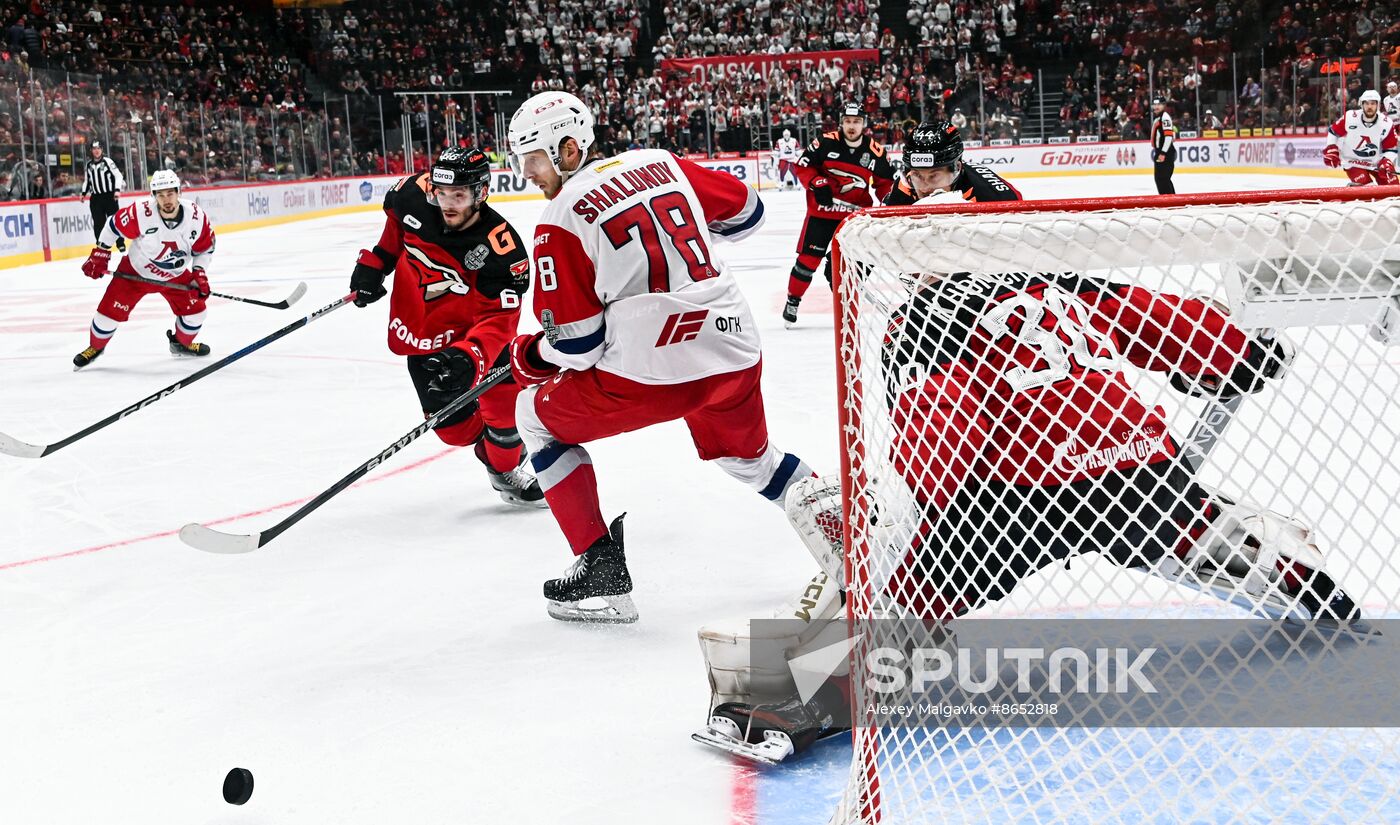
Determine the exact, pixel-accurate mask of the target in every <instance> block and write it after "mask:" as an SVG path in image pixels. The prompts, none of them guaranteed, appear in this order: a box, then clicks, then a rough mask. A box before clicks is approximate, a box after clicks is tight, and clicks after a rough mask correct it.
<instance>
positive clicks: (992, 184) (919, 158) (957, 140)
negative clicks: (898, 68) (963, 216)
mask: <svg viewBox="0 0 1400 825" xmlns="http://www.w3.org/2000/svg"><path fill="white" fill-rule="evenodd" d="M900 165H901V167H902V169H901V171H900V176H899V180H898V181H897V182H896V183H895V187H894V188H893V189H891V190H890V192H889V194H888V195H886V196H885V201H884V203H885V205H886V206H908V205H910V204H914V203H918V202H919V201H920V200H923V199H924V198H928V197H933V196H934V195H937V194H940V193H943V192H959V193H961V194H962V197H963V200H966V201H969V202H972V203H984V202H988V201H1018V200H1021V193H1020V192H1019V191H1017V189H1016V187H1014V186H1012V185H1011V184H1010V182H1008V181H1007V180H1006V179H1005V178H1003V177H1002V176H1001V175H998V174H997V173H996V172H993V171H992V170H991V169H989V168H987V167H986V166H977V165H974V164H970V163H964V162H963V142H962V135H961V134H959V133H958V127H956V126H954V125H953V124H952V123H950V122H948V121H946V120H933V121H925V122H924V123H920V124H919V125H918V127H917V128H915V129H914V131H913V132H910V133H909V138H908V140H906V141H905V142H904V157H903V159H902V161H901V164H900Z"/></svg>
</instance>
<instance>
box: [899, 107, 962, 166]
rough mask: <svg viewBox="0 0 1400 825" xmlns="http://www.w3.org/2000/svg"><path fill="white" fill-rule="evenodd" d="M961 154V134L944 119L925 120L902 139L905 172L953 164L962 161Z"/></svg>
mask: <svg viewBox="0 0 1400 825" xmlns="http://www.w3.org/2000/svg"><path fill="white" fill-rule="evenodd" d="M962 156H963V142H962V135H961V134H959V133H958V127H956V126H954V125H953V124H952V123H949V122H948V121H946V120H926V121H924V122H923V123H920V124H919V125H918V126H917V127H915V129H914V131H912V132H910V133H909V137H908V139H907V140H905V141H904V160H903V166H904V171H905V172H908V171H909V170H911V169H940V168H942V167H945V166H954V165H956V164H958V163H961V162H962Z"/></svg>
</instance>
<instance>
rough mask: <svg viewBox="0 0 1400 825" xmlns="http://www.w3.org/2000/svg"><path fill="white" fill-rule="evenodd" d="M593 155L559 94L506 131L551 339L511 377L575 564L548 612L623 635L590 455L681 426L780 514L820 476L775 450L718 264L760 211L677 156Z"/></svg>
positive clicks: (626, 613)
mask: <svg viewBox="0 0 1400 825" xmlns="http://www.w3.org/2000/svg"><path fill="white" fill-rule="evenodd" d="M593 141H594V138H593V115H592V113H590V112H589V111H588V110H587V109H586V108H585V107H584V105H583V103H582V102H581V101H579V99H578V98H576V97H574V96H573V95H570V94H567V93H564V92H545V93H542V94H539V95H536V96H534V97H532V98H530V99H529V100H527V101H526V102H525V103H524V105H523V106H521V108H520V109H519V111H517V112H516V113H515V115H514V116H513V117H512V118H511V122H510V152H511V159H512V163H514V164H516V165H517V168H518V169H519V170H520V172H521V174H522V175H524V176H525V177H526V178H527V179H529V180H530V181H531V182H532V183H534V184H535V185H536V186H538V187H539V188H540V189H541V190H542V191H543V192H544V194H545V197H547V198H549V204H548V205H547V206H546V207H545V211H544V214H543V215H541V217H540V222H539V224H538V226H537V227H536V229H535V246H534V262H535V291H534V309H535V315H536V317H537V318H538V319H539V321H540V324H541V325H542V326H543V328H544V329H543V331H542V332H538V333H534V334H532V335H522V336H519V337H518V338H516V339H515V341H514V342H513V343H512V344H511V366H512V369H513V372H514V375H515V379H516V381H517V382H519V383H520V384H522V385H524V386H525V387H526V389H524V390H523V391H522V392H521V393H520V399H519V403H518V406H517V409H516V419H517V421H519V424H520V434H521V436H522V437H523V438H524V439H525V446H526V448H527V450H528V451H529V453H530V459H531V462H532V464H533V466H534V469H535V473H536V475H537V476H538V477H539V480H540V486H541V488H542V489H543V490H544V494H545V498H546V499H547V500H548V501H549V505H550V508H551V510H552V512H553V513H554V517H555V519H556V520H557V521H558V522H559V526H560V528H561V529H562V530H563V533H564V536H565V538H566V539H567V540H568V543H569V546H570V548H571V549H572V550H573V552H574V555H575V556H576V560H575V562H574V564H573V566H572V567H571V568H570V569H569V570H568V572H567V573H566V574H565V575H564V576H563V577H562V578H559V579H551V580H549V581H547V582H545V585H544V595H545V598H546V599H547V600H548V602H549V613H550V615H551V616H554V617H555V618H558V619H563V620H566V621H610V622H630V621H635V620H636V618H637V612H636V608H635V607H634V606H633V604H632V601H631V598H630V596H629V595H628V594H630V593H631V591H632V581H631V577H630V575H629V573H628V570H627V565H626V561H625V558H624V555H623V547H622V519H621V517H620V516H619V517H618V518H617V519H616V520H614V521H613V522H612V525H611V528H609V526H608V524H607V523H606V522H605V521H604V520H603V516H602V512H601V510H600V507H599V504H598V490H597V482H596V480H595V476H594V474H593V465H592V459H591V458H590V457H589V454H588V452H587V451H586V450H585V449H584V448H583V447H582V446H581V445H583V444H585V443H587V442H590V441H596V440H598V439H600V438H607V437H609V436H613V435H617V434H619V433H624V432H629V431H632V430H638V429H641V428H643V427H648V426H651V425H653V424H659V423H661V422H664V421H674V420H676V419H683V420H684V421H685V422H686V424H687V425H688V426H689V428H690V433H691V438H692V439H693V441H694V443H695V448H696V451H697V452H698V453H699V454H700V457H701V458H702V459H705V460H708V461H713V462H715V464H717V465H718V466H719V467H720V468H721V469H723V470H724V471H725V472H726V473H728V474H729V475H730V476H732V477H733V478H735V479H736V480H738V481H740V482H742V483H744V484H746V485H748V486H749V487H751V488H752V489H754V490H755V491H757V492H758V493H759V494H760V495H762V496H763V497H764V498H766V499H768V500H770V501H772V502H774V503H776V504H778V505H779V506H782V504H783V502H784V499H785V496H786V493H787V490H788V488H789V487H790V486H791V485H792V484H793V483H794V482H795V481H797V480H798V479H800V478H803V477H805V476H809V475H811V474H812V471H811V470H810V469H809V468H808V467H807V466H806V465H805V464H804V463H803V462H802V461H801V460H800V459H799V458H798V457H797V456H795V455H792V454H791V453H785V452H783V451H782V450H780V449H778V448H777V447H776V446H774V445H773V444H771V443H770V442H769V440H768V428H767V425H766V423H765V419H764V408H763V396H762V393H761V392H760V389H759V376H760V373H761V370H762V359H761V351H760V348H759V341H758V336H757V334H756V332H755V329H754V322H753V317H752V315H751V314H750V312H749V307H748V305H747V303H746V302H745V301H744V297H743V295H742V293H740V291H739V287H738V284H737V283H736V282H735V280H734V278H733V276H732V275H731V274H730V273H729V271H728V267H727V266H726V264H725V263H724V261H723V260H722V259H721V258H720V257H718V255H717V251H716V249H715V240H716V239H727V240H731V241H734V240H738V239H740V238H743V237H745V236H746V235H748V234H749V233H751V232H752V231H753V230H754V229H756V228H757V227H758V226H759V224H760V223H761V222H762V220H763V202H762V201H760V200H759V199H758V195H757V194H756V193H755V192H754V190H753V189H752V188H751V187H749V186H747V185H746V184H744V183H742V182H741V181H738V180H737V179H735V178H733V177H731V176H729V175H727V174H724V173H722V172H714V171H710V170H707V169H704V168H702V167H700V166H697V165H695V164H693V163H690V162H689V161H686V160H681V159H679V158H677V157H676V156H675V155H672V154H671V153H669V152H665V151H660V150H635V151H629V152H624V153H622V154H620V155H617V156H615V157H611V158H603V157H601V156H600V155H599V153H598V151H597V149H596V147H595V146H594V142H593ZM599 598H601V599H602V600H603V602H604V603H605V606H604V607H601V608H592V607H588V606H586V605H581V604H580V602H582V601H583V600H585V599H599Z"/></svg>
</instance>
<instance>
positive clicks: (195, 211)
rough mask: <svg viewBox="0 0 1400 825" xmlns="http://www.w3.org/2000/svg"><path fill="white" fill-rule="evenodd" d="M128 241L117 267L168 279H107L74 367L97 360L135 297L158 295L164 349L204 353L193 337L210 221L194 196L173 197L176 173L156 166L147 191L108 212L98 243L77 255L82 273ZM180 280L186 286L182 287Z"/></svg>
mask: <svg viewBox="0 0 1400 825" xmlns="http://www.w3.org/2000/svg"><path fill="white" fill-rule="evenodd" d="M119 238H120V239H123V240H124V241H125V242H126V244H127V249H126V256H125V257H123V258H122V260H121V263H119V264H117V272H118V273H120V274H123V275H131V276H137V277H140V278H144V279H146V281H161V282H163V283H164V284H169V285H170V286H163V285H159V284H151V283H146V282H144V281H132V280H128V279H126V278H116V277H114V278H112V280H111V281H110V282H109V283H108V284H107V291H106V292H104V293H103V294H102V301H101V302H100V303H98V305H97V313H96V314H95V315H93V316H92V326H91V327H90V328H89V330H88V346H87V348H86V349H84V350H83V351H82V352H80V353H78V354H77V355H75V356H73V369H75V370H79V369H82V368H83V367H85V366H87V365H88V364H91V363H92V362H93V361H95V360H97V358H98V356H100V355H101V354H102V353H103V352H104V351H105V349H106V347H107V344H108V343H109V342H110V341H111V340H112V336H113V335H115V334H116V332H117V326H118V325H120V324H122V323H123V322H125V321H126V320H127V319H128V318H130V317H131V311H132V310H133V309H135V308H136V305H137V304H138V303H140V302H141V299H142V298H145V297H146V296H147V295H150V294H152V293H157V294H159V295H160V296H161V297H162V298H164V299H165V302H166V303H167V304H169V305H170V311H171V312H173V313H175V328H174V329H172V330H166V333H165V338H166V341H167V342H168V343H169V345H170V354H171V355H177V356H203V355H208V354H209V346H208V345H207V344H199V343H195V340H194V339H195V336H197V335H199V330H200V328H201V327H203V326H204V315H205V301H206V299H207V298H208V297H209V276H208V274H207V271H208V269H209V264H210V262H211V261H212V260H213V258H214V226H213V224H211V223H210V222H209V214H208V213H207V212H205V211H204V210H203V209H201V208H200V207H199V204H197V203H195V202H194V201H190V200H185V199H183V198H181V197H180V178H179V176H177V175H176V174H175V173H174V172H171V171H169V170H166V169H162V170H160V171H159V172H156V173H155V174H154V175H151V197H150V198H149V199H145V200H139V201H136V202H135V203H132V204H128V205H126V206H125V207H123V208H121V209H119V210H117V213H116V214H115V215H113V216H112V217H110V218H108V219H107V225H106V226H104V227H103V228H102V231H101V233H99V234H98V237H97V245H96V246H95V247H93V249H92V252H90V253H88V257H87V260H86V261H84V262H83V274H84V275H86V276H88V277H89V278H101V277H103V276H104V275H106V274H107V266H108V264H109V263H110V262H111V260H112V245H113V244H115V243H116V242H117V239H119ZM179 287H187V288H185V289H181V288H179Z"/></svg>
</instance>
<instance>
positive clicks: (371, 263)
mask: <svg viewBox="0 0 1400 825" xmlns="http://www.w3.org/2000/svg"><path fill="white" fill-rule="evenodd" d="M490 181H491V169H490V163H489V162H488V160H487V158H486V155H485V154H484V153H482V152H480V151H478V150H475V149H462V148H456V147H453V148H449V149H444V150H443V151H442V153H441V154H440V155H438V158H437V160H436V161H434V162H433V165H432V168H431V169H430V170H429V171H427V172H420V173H418V174H416V175H410V176H408V177H406V178H404V179H403V180H401V181H399V182H398V183H397V184H395V185H394V187H393V188H392V189H390V190H389V192H388V194H386V195H385V196H384V212H385V216H386V217H385V221H384V230H383V233H382V234H381V236H380V238H379V243H377V244H375V246H374V248H373V249H365V250H361V251H360V255H359V259H358V260H357V262H356V264H355V271H354V274H353V275H352V276H351V278H350V288H351V289H352V290H354V292H355V294H356V298H355V305H356V306H361V307H363V306H367V305H369V304H372V303H374V302H375V301H377V300H379V299H380V298H382V297H384V295H385V294H386V292H387V290H386V289H385V288H384V279H385V276H386V275H388V273H389V272H393V273H394V282H393V296H392V297H391V298H390V299H389V351H390V352H393V353H394V354H395V355H403V356H407V358H406V361H407V364H408V376H409V378H410V379H411V380H412V381H413V388H414V389H415V390H417V392H418V400H419V403H420V404H421V405H422V408H423V414H424V415H425V416H429V415H432V414H433V413H435V412H437V411H438V410H440V409H442V408H443V407H445V406H447V404H448V402H450V401H451V400H452V399H454V398H456V397H457V396H458V395H461V394H462V393H463V392H465V391H467V390H469V389H471V388H472V387H473V386H474V385H475V384H476V382H477V381H479V380H480V379H481V377H482V376H483V375H485V373H486V371H487V369H488V368H489V367H490V365H491V364H492V363H494V362H495V361H496V359H497V358H498V357H501V356H502V353H503V352H504V351H505V349H506V347H507V345H508V344H509V343H510V340H511V339H512V338H514V337H515V334H516V330H517V326H518V325H519V322H520V303H521V299H522V297H523V296H524V294H525V291H526V290H527V289H528V288H529V286H530V258H529V251H528V250H527V249H526V247H525V243H524V241H523V239H521V237H520V235H519V234H518V233H517V232H516V231H515V229H513V228H512V227H511V225H510V224H509V223H508V222H506V219H505V218H503V217H501V215H500V213H498V212H496V210H494V209H492V208H491V206H490V205H489V204H487V202H486V198H487V195H488V194H489V190H490ZM518 393H519V387H517V386H515V385H514V384H511V383H506V384H498V385H497V386H495V387H492V388H491V389H489V390H487V391H486V392H485V393H484V394H483V395H482V396H481V398H480V400H479V401H478V402H477V403H476V404H472V405H469V406H467V407H466V408H464V409H463V410H461V411H460V412H458V413H456V414H454V415H452V416H451V417H449V418H448V419H446V420H445V421H443V422H441V423H440V424H438V425H437V428H436V429H434V430H433V432H434V433H436V434H437V437H438V438H440V439H441V440H442V441H443V442H444V443H447V444H451V445H454V446H458V447H474V448H475V453H476V457H477V459H478V460H479V461H481V463H482V464H483V465H485V467H486V474H487V477H488V478H489V480H490V482H491V486H492V487H493V488H494V489H495V490H496V491H497V492H498V493H500V495H501V498H502V499H503V500H505V501H506V502H507V503H510V504H519V505H528V506H535V507H543V506H544V495H543V494H542V493H541V492H540V488H539V484H538V482H536V481H535V479H534V476H533V475H532V474H531V473H530V471H529V469H528V468H527V467H526V466H525V465H524V456H523V449H522V446H521V441H520V434H519V433H518V432H517V431H516V428H515V396H516V395H517V394H518Z"/></svg>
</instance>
